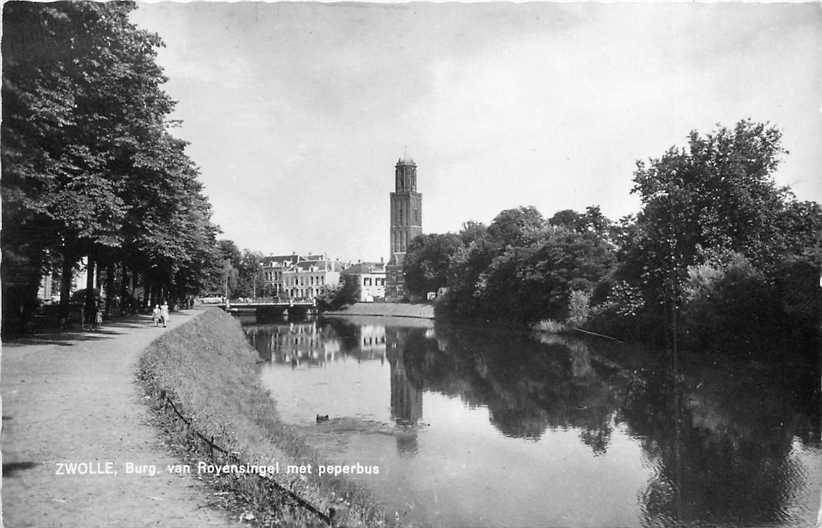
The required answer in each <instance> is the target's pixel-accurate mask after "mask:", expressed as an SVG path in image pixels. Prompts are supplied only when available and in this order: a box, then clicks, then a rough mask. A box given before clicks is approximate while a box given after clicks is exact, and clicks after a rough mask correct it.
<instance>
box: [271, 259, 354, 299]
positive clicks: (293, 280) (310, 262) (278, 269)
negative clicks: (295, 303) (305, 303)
mask: <svg viewBox="0 0 822 528" xmlns="http://www.w3.org/2000/svg"><path fill="white" fill-rule="evenodd" d="M341 268H342V265H341V264H340V263H339V262H337V261H332V260H330V259H328V258H327V257H326V256H325V255H313V254H308V255H305V256H302V255H297V254H296V253H292V254H291V255H272V256H269V257H265V258H264V259H263V266H262V274H263V281H264V282H265V284H266V285H267V286H269V287H270V291H271V292H272V293H273V294H274V296H276V297H280V298H283V299H300V300H305V299H309V300H310V299H314V298H316V297H317V296H319V295H321V294H322V293H323V292H324V291H325V290H326V289H329V288H336V287H337V285H338V284H339V283H340V269H341Z"/></svg>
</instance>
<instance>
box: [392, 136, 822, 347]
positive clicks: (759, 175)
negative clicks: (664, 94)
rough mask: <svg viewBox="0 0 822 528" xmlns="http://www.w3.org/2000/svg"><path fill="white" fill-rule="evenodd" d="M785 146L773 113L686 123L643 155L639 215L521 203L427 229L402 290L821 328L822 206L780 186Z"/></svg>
mask: <svg viewBox="0 0 822 528" xmlns="http://www.w3.org/2000/svg"><path fill="white" fill-rule="evenodd" d="M783 154H786V152H785V150H784V149H783V148H782V146H781V133H780V131H779V130H778V129H776V128H774V127H772V126H770V125H768V124H760V123H755V122H751V121H749V120H744V121H741V122H739V123H738V124H737V125H736V126H735V127H734V128H725V127H720V128H718V129H716V130H714V131H713V132H711V133H710V134H708V135H704V136H703V135H700V134H699V133H697V132H692V133H691V134H690V136H689V138H688V144H687V146H686V147H684V148H677V147H671V148H670V149H669V150H667V151H666V152H665V153H664V154H663V155H662V156H661V157H659V158H652V159H650V160H648V161H647V162H643V161H640V162H638V163H637V166H636V170H635V172H634V178H633V181H634V187H633V189H632V193H634V194H637V195H638V196H639V197H640V199H641V200H642V208H641V210H640V211H639V212H638V213H637V214H635V215H630V216H627V217H625V218H622V219H620V220H619V221H617V222H614V221H611V220H609V219H608V218H606V217H605V216H603V214H602V212H601V211H600V209H599V207H597V206H591V207H588V208H587V209H586V210H585V211H584V212H576V211H572V210H564V211H559V212H557V213H555V214H554V215H553V216H551V217H550V218H547V219H546V218H544V217H543V215H542V214H541V213H540V212H539V211H537V210H536V209H535V208H534V207H520V208H517V209H509V210H505V211H502V212H501V213H500V214H499V215H497V217H496V218H494V220H493V221H492V222H491V224H490V225H488V226H486V225H483V224H481V223H478V222H466V223H465V224H464V225H463V229H462V230H461V231H460V232H459V233H456V234H455V233H446V234H430V235H422V236H420V237H418V238H416V239H415V240H413V241H412V243H411V244H410V246H409V250H408V253H407V255H406V260H405V274H406V288H407V291H408V292H410V294H411V296H412V297H422V296H424V295H425V294H426V292H431V291H437V290H438V289H439V288H443V287H444V288H447V293H446V294H445V295H444V296H442V297H441V298H439V299H438V301H437V313H438V315H439V316H444V317H450V318H465V319H474V320H483V321H490V322H496V323H505V324H515V325H534V324H537V323H540V326H541V327H543V328H547V329H554V330H561V329H563V328H569V327H581V328H587V329H591V330H595V331H598V332H602V333H607V334H609V335H615V336H619V337H622V338H629V339H672V337H673V335H674V333H675V334H676V336H677V337H678V338H682V339H686V340H687V341H688V342H690V343H692V344H702V345H704V344H708V343H712V344H715V345H716V344H721V343H726V342H727V343H730V342H731V341H733V342H736V343H739V342H745V341H746V340H747V338H746V337H745V336H746V335H752V334H758V335H761V334H762V333H763V332H771V333H772V334H779V335H782V336H784V335H786V334H793V335H795V334H797V333H807V332H812V333H815V332H816V331H817V330H818V327H819V314H820V288H819V278H820V263H821V262H822V242H821V241H820V235H821V234H822V210H820V206H819V204H817V203H816V202H810V201H798V200H796V199H795V197H794V196H793V194H792V193H791V191H790V189H788V188H786V187H777V186H776V184H775V182H774V180H773V173H774V171H775V170H776V168H777V165H778V163H779V159H780V157H781V156H782V155H783ZM674 330H675V332H673V331H674Z"/></svg>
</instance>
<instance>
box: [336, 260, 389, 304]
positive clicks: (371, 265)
mask: <svg viewBox="0 0 822 528" xmlns="http://www.w3.org/2000/svg"><path fill="white" fill-rule="evenodd" d="M343 275H345V277H346V279H345V280H347V281H348V280H351V281H354V284H356V285H357V291H358V292H359V294H358V295H359V296H358V300H359V301H360V302H375V301H382V300H384V299H385V283H386V275H385V264H384V263H383V262H360V263H357V264H354V265H353V266H351V267H349V268H346V269H345V270H344V271H343Z"/></svg>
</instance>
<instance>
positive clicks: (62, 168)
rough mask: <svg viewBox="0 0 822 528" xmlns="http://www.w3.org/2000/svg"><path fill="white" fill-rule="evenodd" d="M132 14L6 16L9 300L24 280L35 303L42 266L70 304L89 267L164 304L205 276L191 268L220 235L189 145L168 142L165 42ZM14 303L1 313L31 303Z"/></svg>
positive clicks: (16, 11) (66, 10)
mask: <svg viewBox="0 0 822 528" xmlns="http://www.w3.org/2000/svg"><path fill="white" fill-rule="evenodd" d="M133 9H135V4H134V3H132V2H109V3H93V2H76V3H68V2H65V3H62V2H58V3H53V4H38V3H27V2H10V3H7V4H5V5H4V12H3V14H4V17H3V24H4V25H3V42H2V51H3V60H4V64H3V87H2V90H3V92H2V103H3V108H2V111H3V122H2V142H3V149H2V161H3V178H2V191H3V226H4V227H3V251H4V256H6V255H9V256H12V255H15V256H17V258H14V259H12V258H10V259H9V260H8V265H7V264H6V263H7V261H6V259H5V258H4V264H3V278H4V293H8V290H6V289H5V286H6V284H9V285H19V284H20V283H23V282H25V283H29V284H30V285H29V286H27V287H26V288H22V289H21V290H20V291H21V292H23V290H25V291H24V292H23V293H24V294H25V296H26V298H27V299H31V298H32V295H31V294H30V292H32V290H35V291H36V276H37V275H38V274H39V270H40V267H41V266H42V265H43V264H44V263H47V262H56V261H59V262H60V263H61V264H62V273H61V276H62V281H63V284H62V287H61V299H62V300H63V302H64V303H66V302H68V298H69V296H68V292H69V287H70V284H71V279H72V271H73V269H74V265H75V264H76V263H77V262H78V260H79V259H80V257H86V258H87V266H88V270H89V273H88V276H89V282H88V287H91V286H92V285H93V284H94V281H93V279H94V276H95V268H99V267H100V266H103V267H104V268H105V269H106V273H105V274H106V275H107V282H108V284H109V286H110V288H109V289H111V286H112V281H113V278H114V277H115V276H119V277H121V281H123V284H125V277H126V275H127V273H126V272H127V270H126V266H121V267H122V271H121V272H119V273H115V271H114V270H115V265H116V264H117V263H118V262H120V263H125V262H128V263H129V265H130V266H131V268H132V269H131V271H130V273H131V276H132V279H133V278H134V275H135V274H138V273H139V274H140V275H141V276H142V277H143V279H144V281H145V283H146V289H150V286H149V285H150V284H155V285H156V288H155V289H156V291H160V292H163V295H164V296H167V295H168V293H169V292H172V291H173V290H175V289H178V290H179V289H180V288H179V286H180V285H181V284H177V283H181V281H182V282H185V283H186V284H187V285H188V286H186V287H189V286H193V285H194V284H195V283H197V282H198V281H197V280H196V279H194V278H193V277H189V278H186V277H187V276H188V275H190V273H189V272H183V273H182V274H181V271H182V270H186V269H188V270H189V271H190V272H192V273H199V271H197V270H198V269H199V268H200V267H201V265H200V264H199V263H196V262H195V258H202V257H203V256H204V255H206V254H208V252H209V251H210V248H207V249H206V250H205V253H203V251H202V250H203V248H206V247H207V246H209V245H211V246H213V242H214V241H213V235H214V227H213V225H212V224H211V221H210V211H209V207H208V203H207V201H206V200H205V197H204V196H203V195H202V192H201V187H200V184H199V182H197V181H196V178H197V169H196V167H194V166H193V164H192V163H191V161H190V159H188V157H187V156H186V154H185V152H184V148H185V144H184V143H183V142H181V141H179V140H177V139H175V138H173V137H171V136H170V135H169V134H168V131H167V129H168V128H169V126H170V125H171V122H170V121H169V119H168V116H169V114H170V112H171V111H172V109H173V101H172V100H171V99H170V98H169V97H168V95H167V94H166V93H165V92H164V91H163V90H162V88H161V86H162V84H163V83H164V82H165V80H166V78H165V77H164V76H163V73H162V70H161V68H160V67H159V66H158V65H157V63H156V57H157V48H159V47H160V46H161V45H162V42H161V40H160V38H159V37H158V36H157V35H156V34H153V33H150V32H147V31H144V30H141V29H138V28H137V27H136V26H135V25H134V24H132V23H131V22H130V21H129V13H130V12H131V11H132V10H133ZM181 239H183V240H181ZM194 253H197V254H196V255H195V254H194ZM55 255H59V258H54V257H55ZM34 270H37V271H36V272H35V271H34ZM97 275H99V273H97ZM132 282H133V281H132ZM31 284H33V286H32V285H31ZM175 284H176V286H175ZM15 287H16V286H15ZM123 289H125V288H123ZM18 297H19V296H17V295H12V296H10V297H7V296H6V295H4V313H6V312H9V313H11V312H13V311H15V310H17V306H16V305H20V304H22V305H25V302H26V299H23V298H18ZM86 298H87V300H88V302H89V303H93V302H94V297H93V296H91V295H87V296H86ZM9 301H10V302H12V303H13V304H15V306H10V305H8V304H7V303H8V302H9ZM89 308H91V305H90V304H89ZM4 321H5V318H4Z"/></svg>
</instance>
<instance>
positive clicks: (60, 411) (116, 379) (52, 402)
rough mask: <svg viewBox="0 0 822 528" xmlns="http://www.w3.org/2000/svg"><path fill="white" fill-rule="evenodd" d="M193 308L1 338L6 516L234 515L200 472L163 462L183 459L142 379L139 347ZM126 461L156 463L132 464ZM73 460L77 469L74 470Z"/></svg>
mask: <svg viewBox="0 0 822 528" xmlns="http://www.w3.org/2000/svg"><path fill="white" fill-rule="evenodd" d="M195 314H196V312H194V311H184V312H176V313H174V314H172V317H171V320H170V322H169V328H168V329H163V328H156V327H154V325H153V324H151V320H150V318H149V317H147V316H134V317H128V318H126V319H123V320H121V321H117V322H114V323H109V324H106V325H104V326H103V328H102V329H101V330H100V331H98V332H61V333H58V332H51V333H41V334H34V335H29V336H27V337H25V338H22V339H17V340H10V341H4V343H3V355H2V371H3V376H2V385H1V386H2V394H3V422H2V423H3V430H2V449H3V518H4V519H3V521H4V523H5V525H6V526H14V527H15V528H21V527H29V526H30V527H41V526H49V527H76V526H86V527H97V526H99V527H108V526H122V527H143V526H174V527H180V528H186V527H191V528H195V527H202V526H233V525H235V524H237V523H236V522H234V523H233V522H232V521H231V519H230V517H229V516H228V515H227V514H226V513H225V512H221V511H218V510H215V509H214V508H212V505H213V503H214V502H215V497H214V495H213V492H212V491H211V490H209V489H208V488H207V487H206V486H204V485H203V483H202V482H201V481H199V480H197V479H195V478H193V477H192V476H191V475H176V474H172V473H169V472H167V471H165V470H163V469H162V468H165V467H166V466H168V465H173V464H177V463H178V460H177V459H176V458H175V457H174V456H172V454H171V453H170V452H169V450H168V447H167V445H165V444H164V442H163V441H162V439H161V437H160V436H159V435H158V433H157V431H156V429H155V428H154V427H153V426H152V415H151V413H150V412H149V409H148V408H147V407H146V406H145V405H144V404H143V402H142V400H143V397H144V393H143V391H142V390H141V389H140V388H138V387H137V386H136V385H135V378H134V373H135V371H136V369H137V362H138V358H139V357H140V354H141V352H142V351H143V350H145V349H146V347H147V346H148V345H149V344H150V343H151V342H152V341H153V340H154V339H155V338H156V337H158V336H160V335H163V334H165V333H167V332H168V331H172V330H173V329H174V328H176V327H178V326H180V325H182V324H184V323H185V322H186V321H188V320H190V319H191V318H192V317H194V315H195ZM129 463H130V464H135V465H136V466H146V467H149V466H151V467H154V468H155V469H157V470H159V471H156V473H155V474H154V475H153V476H152V475H150V474H147V473H128V472H127V468H126V465H127V464H129ZM68 464H73V465H74V466H73V467H74V470H73V472H74V473H75V474H69V473H70V472H72V469H71V467H70V466H67V465H68ZM107 468H110V469H111V471H112V473H106V472H105V471H106V469H107ZM98 470H102V471H98ZM115 471H116V472H117V474H114V473H113V472H115ZM78 473H83V474H78Z"/></svg>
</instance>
